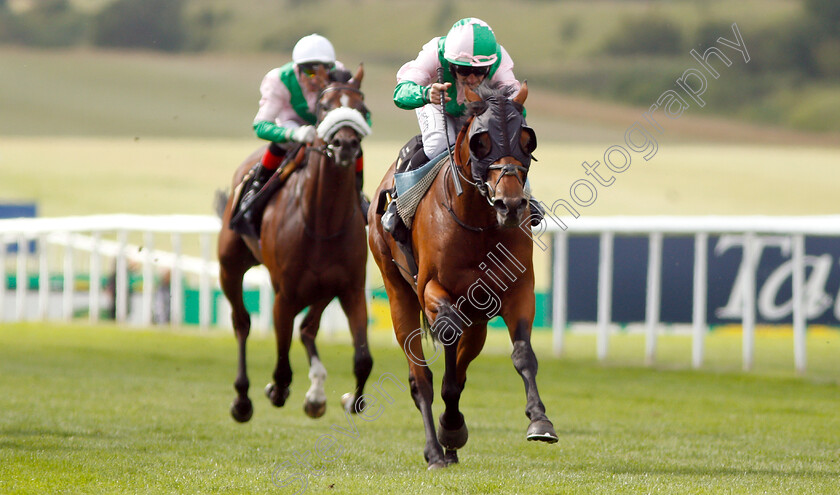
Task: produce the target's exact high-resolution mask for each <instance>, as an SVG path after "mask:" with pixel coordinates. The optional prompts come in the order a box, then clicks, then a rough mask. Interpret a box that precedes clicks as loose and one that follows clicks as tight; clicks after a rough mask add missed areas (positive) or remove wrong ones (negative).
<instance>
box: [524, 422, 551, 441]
mask: <svg viewBox="0 0 840 495" xmlns="http://www.w3.org/2000/svg"><path fill="white" fill-rule="evenodd" d="M525 438H527V439H528V440H532V441H537V442H545V443H557V441H558V440H559V438H558V437H557V433H555V431H554V425H552V424H551V421H549V420H547V419H538V420H535V421H531V425H530V426H529V427H528V433H526V434H525Z"/></svg>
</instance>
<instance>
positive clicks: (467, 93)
mask: <svg viewBox="0 0 840 495" xmlns="http://www.w3.org/2000/svg"><path fill="white" fill-rule="evenodd" d="M464 97H465V98H466V99H467V101H468V102H470V103H474V102H476V101H481V97H480V96H478V93H476V92H475V91H473V90H471V89H470V88H469V86H466V85H464Z"/></svg>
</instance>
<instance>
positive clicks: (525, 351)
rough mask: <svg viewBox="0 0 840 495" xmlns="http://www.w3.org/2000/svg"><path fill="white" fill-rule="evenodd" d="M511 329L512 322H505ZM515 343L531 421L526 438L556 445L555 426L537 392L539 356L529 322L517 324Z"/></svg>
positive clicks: (524, 321)
mask: <svg viewBox="0 0 840 495" xmlns="http://www.w3.org/2000/svg"><path fill="white" fill-rule="evenodd" d="M505 323H506V324H507V325H508V328H510V324H511V322H508V321H505ZM511 340H512V342H513V353H512V354H511V359H513V366H514V367H515V368H516V371H517V372H518V373H519V375H520V376H521V377H522V381H524V382H525V397H526V401H527V402H526V405H525V415H526V416H528V419H530V420H531V424H530V425H529V426H528V432H527V433H526V434H525V438H527V439H528V440H537V441H541V442H547V443H555V442H557V440H558V437H557V433H556V432H555V431H554V425H552V424H551V421H549V419H548V416H546V414H545V406H544V405H543V403H542V399H540V393H539V391H538V390H537V356H536V355H535V354H534V350H533V349H532V348H531V327H530V324H529V322H528V321H527V320H525V319H521V320H519V321H518V322H516V327H515V330H514V331H513V332H511Z"/></svg>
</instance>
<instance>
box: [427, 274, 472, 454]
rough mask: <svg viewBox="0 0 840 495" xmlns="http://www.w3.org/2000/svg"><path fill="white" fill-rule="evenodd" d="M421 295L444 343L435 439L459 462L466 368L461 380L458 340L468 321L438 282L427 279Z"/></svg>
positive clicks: (463, 438)
mask: <svg viewBox="0 0 840 495" xmlns="http://www.w3.org/2000/svg"><path fill="white" fill-rule="evenodd" d="M423 294H424V299H425V302H426V313H427V316H428V317H429V319H430V320H432V321H433V323H432V332H433V333H434V334H435V337H436V338H437V340H438V341H439V342H440V343H441V344H443V349H444V351H443V352H444V359H445V365H446V367H445V370H444V374H443V380H442V383H441V389H440V395H441V398H442V399H443V403H444V404H445V406H446V407H445V409H444V411H443V413H442V414H441V415H440V418H438V421H439V426H440V427H439V428H438V431H437V439H438V441H439V442H440V444H441V446H442V447H443V448H444V449H446V452H445V456H446V463H447V464H452V463H455V462H458V454H457V452H456V451H457V450H458V449H460V448H461V447H463V446H464V445H465V444H466V443H467V439H468V437H469V433H468V431H467V424H466V423H465V422H464V415H463V414H462V413H461V410H460V401H461V392H463V390H464V384H465V382H466V369H464V370H463V379H459V376H458V375H459V373H458V364H459V361H460V359H459V357H460V356H459V354H460V353H459V343H460V342H461V339H462V338H463V333H464V327H465V326H466V325H467V324H468V322H467V321H465V317H463V316H461V315H459V313H458V312H457V308H456V307H454V306H453V305H452V302H451V300H450V296H449V294H448V293H447V292H446V291H445V289H444V288H443V287H441V286H440V284H438V283H437V282H435V281H430V282H428V283H427V284H426V286H425V287H424V289H423ZM479 349H480V347H479ZM476 354H477V352H476ZM474 357H475V356H472V357H471V358H470V360H472V358H474ZM467 364H468V363H467ZM465 368H466V367H465Z"/></svg>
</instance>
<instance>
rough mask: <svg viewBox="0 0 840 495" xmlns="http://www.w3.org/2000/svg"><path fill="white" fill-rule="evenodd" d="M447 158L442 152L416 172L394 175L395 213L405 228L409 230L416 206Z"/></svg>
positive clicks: (446, 154)
mask: <svg viewBox="0 0 840 495" xmlns="http://www.w3.org/2000/svg"><path fill="white" fill-rule="evenodd" d="M448 156H449V153H448V152H446V151H444V152H443V153H441V154H440V155H438V156H436V157H434V158H433V159H431V160H430V161H429V163H427V164H425V165H423V166H422V167H420V168H418V169H416V170H410V171H408V172H401V173H397V174H394V187H395V188H396V190H397V197H396V198H395V199H394V201H396V202H397V213H399V215H400V218H401V219H402V221H403V222H404V223H405V225H406V227H408V228H411V222H412V220H413V219H414V214H415V213H416V212H417V205H418V204H420V200H421V199H423V196H425V195H426V192H427V191H428V190H429V188H430V187H431V186H432V182H434V180H435V177H437V174H438V172H440V169H441V168H442V167H443V164H444V163H446V161H447V159H448V158H447V157H448Z"/></svg>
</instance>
